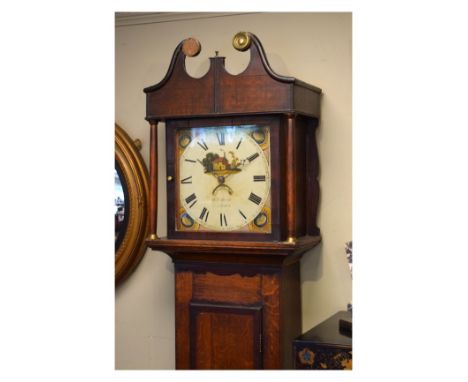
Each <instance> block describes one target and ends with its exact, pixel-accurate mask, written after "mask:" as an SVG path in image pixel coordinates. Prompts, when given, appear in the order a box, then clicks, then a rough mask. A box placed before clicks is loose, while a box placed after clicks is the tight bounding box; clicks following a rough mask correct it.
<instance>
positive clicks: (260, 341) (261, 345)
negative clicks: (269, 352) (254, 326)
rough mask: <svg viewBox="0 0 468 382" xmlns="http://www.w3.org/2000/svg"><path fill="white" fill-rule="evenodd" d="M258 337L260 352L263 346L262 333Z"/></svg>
mask: <svg viewBox="0 0 468 382" xmlns="http://www.w3.org/2000/svg"><path fill="white" fill-rule="evenodd" d="M258 338H259V353H261V352H262V347H263V344H262V342H263V341H262V335H261V334H260V335H259V337H258Z"/></svg>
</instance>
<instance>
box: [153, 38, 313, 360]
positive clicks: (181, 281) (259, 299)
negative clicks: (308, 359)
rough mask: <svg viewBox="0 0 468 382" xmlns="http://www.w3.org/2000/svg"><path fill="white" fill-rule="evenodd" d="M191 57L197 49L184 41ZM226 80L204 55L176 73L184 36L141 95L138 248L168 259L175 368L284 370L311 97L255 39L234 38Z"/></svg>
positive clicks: (296, 289)
mask: <svg viewBox="0 0 468 382" xmlns="http://www.w3.org/2000/svg"><path fill="white" fill-rule="evenodd" d="M190 44H191V45H190V46H193V47H195V48H197V49H195V50H196V51H197V52H198V51H199V49H200V45H199V43H198V41H196V40H194V39H190ZM233 44H234V47H235V48H236V49H237V50H241V51H244V50H247V49H249V50H250V55H251V59H250V63H249V65H248V67H247V68H246V70H245V71H244V72H242V73H241V74H239V75H237V76H233V75H231V74H229V73H228V72H227V71H226V70H225V68H224V60H225V59H224V57H219V56H218V55H216V57H212V58H211V59H210V60H211V66H210V69H209V71H208V73H207V74H206V75H204V76H203V77H202V78H199V79H196V78H192V77H190V76H189V75H188V74H187V73H186V71H185V59H186V57H188V56H190V55H192V53H191V52H192V50H190V49H188V48H189V46H188V45H187V40H186V41H185V42H182V43H181V44H179V46H178V47H177V48H176V50H175V52H174V55H173V57H172V61H171V64H170V67H169V70H168V73H167V74H166V76H165V78H164V79H163V80H162V81H161V82H160V83H158V84H156V85H153V86H150V87H148V88H145V89H144V91H145V93H146V95H147V115H146V119H147V120H148V121H149V123H150V125H151V148H150V150H151V153H150V181H151V186H150V188H151V189H150V199H151V201H150V218H151V224H150V229H151V232H150V234H151V236H150V237H149V239H148V240H147V244H148V245H149V246H150V247H151V248H152V249H154V250H159V251H163V252H165V253H167V254H169V256H171V258H172V259H173V261H174V265H175V289H176V366H177V368H178V369H262V368H265V369H281V368H291V367H292V363H291V362H292V355H291V349H292V340H293V339H294V338H295V337H296V336H298V335H299V334H300V333H301V297H300V295H301V294H300V269H299V265H300V262H299V260H300V258H301V256H302V254H303V253H304V252H306V251H307V250H309V249H311V248H313V247H314V246H316V245H317V244H318V243H319V242H320V240H321V237H320V230H319V229H318V227H317V225H316V216H317V206H318V199H319V185H318V181H317V177H318V154H317V147H316V140H315V130H316V128H317V125H318V118H319V112H320V94H321V90H320V89H319V88H317V87H314V86H312V85H309V84H306V83H304V82H302V81H299V80H297V79H295V78H293V77H284V76H280V75H278V74H276V73H274V71H273V70H272V69H271V67H270V66H269V64H268V61H267V58H266V54H265V52H264V50H263V47H262V45H261V43H260V41H259V40H258V38H257V37H256V36H255V35H253V34H251V33H247V32H242V33H239V34H238V35H236V37H235V38H234V41H233ZM159 122H165V124H166V164H167V178H166V179H167V206H168V208H167V211H168V227H167V232H168V237H167V238H158V237H157V236H156V230H157V216H156V205H157V184H158V181H157V158H158V153H157V134H156V129H157V125H158V123H159Z"/></svg>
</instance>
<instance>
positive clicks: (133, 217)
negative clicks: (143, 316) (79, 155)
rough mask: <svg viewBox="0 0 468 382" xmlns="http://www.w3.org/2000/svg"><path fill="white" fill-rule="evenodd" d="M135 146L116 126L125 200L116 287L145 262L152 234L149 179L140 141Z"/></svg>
mask: <svg viewBox="0 0 468 382" xmlns="http://www.w3.org/2000/svg"><path fill="white" fill-rule="evenodd" d="M135 142H136V143H135ZM135 142H134V141H133V140H132V139H131V138H130V136H129V135H128V134H127V133H126V132H125V130H124V129H122V128H121V127H120V126H118V125H117V124H115V166H116V170H117V167H118V168H119V171H118V174H119V177H120V178H121V179H120V181H121V183H122V184H123V188H124V189H125V199H126V200H125V207H126V210H125V212H124V213H125V219H126V222H125V226H124V230H123V232H121V233H119V235H122V237H121V238H119V240H118V242H117V240H116V248H115V283H116V285H118V284H119V283H120V282H122V281H123V280H124V279H126V278H127V277H128V276H129V275H130V274H131V273H132V271H133V270H134V269H135V267H136V266H137V265H138V263H139V262H140V260H141V259H142V258H143V256H144V254H145V252H146V247H147V246H146V243H145V239H146V236H147V235H148V232H149V219H148V203H149V186H148V184H149V180H148V179H149V176H148V170H147V168H146V166H145V163H144V161H143V158H142V156H141V154H140V152H139V147H138V146H140V147H141V144H140V142H139V141H138V140H137V141H135ZM117 244H118V245H117Z"/></svg>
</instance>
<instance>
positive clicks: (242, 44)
mask: <svg viewBox="0 0 468 382" xmlns="http://www.w3.org/2000/svg"><path fill="white" fill-rule="evenodd" d="M251 43H252V39H251V38H250V34H249V32H239V33H236V35H235V36H234V38H233V39H232V46H233V47H234V49H237V50H239V51H241V52H244V51H246V50H247V49H249V48H250V44H251Z"/></svg>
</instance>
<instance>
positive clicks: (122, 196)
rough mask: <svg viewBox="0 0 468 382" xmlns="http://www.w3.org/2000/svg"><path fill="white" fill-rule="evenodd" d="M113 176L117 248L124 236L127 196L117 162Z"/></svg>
mask: <svg viewBox="0 0 468 382" xmlns="http://www.w3.org/2000/svg"><path fill="white" fill-rule="evenodd" d="M114 178H115V191H114V206H115V249H116V250H117V249H118V248H119V245H120V243H121V242H122V239H123V237H124V236H125V229H126V226H127V220H128V219H127V217H128V216H127V215H128V211H126V210H127V205H128V198H127V197H126V194H127V190H126V185H125V179H124V178H123V177H122V174H121V171H120V168H119V166H118V164H117V163H116V164H115V170H114Z"/></svg>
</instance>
